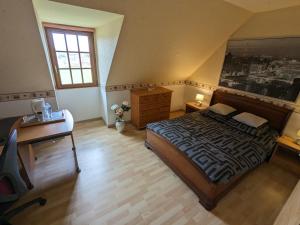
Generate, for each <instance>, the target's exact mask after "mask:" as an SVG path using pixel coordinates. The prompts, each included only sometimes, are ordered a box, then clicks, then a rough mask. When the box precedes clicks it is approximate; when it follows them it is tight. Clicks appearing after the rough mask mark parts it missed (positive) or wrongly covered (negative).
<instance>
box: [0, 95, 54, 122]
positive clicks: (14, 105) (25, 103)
mask: <svg viewBox="0 0 300 225" xmlns="http://www.w3.org/2000/svg"><path fill="white" fill-rule="evenodd" d="M45 101H46V102H49V103H50V104H51V105H52V108H53V110H56V109H57V105H56V99H55V98H46V99H45ZM32 113H33V112H32V109H31V100H30V99H29V100H27V99H26V100H17V101H9V102H0V118H5V117H13V116H23V115H27V114H32Z"/></svg>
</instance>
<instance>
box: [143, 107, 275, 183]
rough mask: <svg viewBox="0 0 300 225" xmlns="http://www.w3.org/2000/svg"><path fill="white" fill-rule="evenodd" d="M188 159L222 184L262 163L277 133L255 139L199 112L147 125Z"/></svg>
mask: <svg viewBox="0 0 300 225" xmlns="http://www.w3.org/2000/svg"><path fill="white" fill-rule="evenodd" d="M147 129H150V130H151V131H153V132H155V133H157V134H159V135H160V136H162V137H164V138H165V139H167V140H168V141H169V142H170V143H172V144H173V145H175V146H176V147H177V148H178V149H179V150H180V151H182V152H183V153H184V154H185V155H186V156H188V157H189V158H190V159H191V160H192V161H193V162H194V163H195V164H196V165H197V166H199V168H200V169H201V170H202V171H203V172H204V173H205V174H206V175H207V177H208V178H209V179H210V180H211V181H212V182H215V183H219V182H222V183H226V182H228V181H229V180H230V179H231V178H232V177H235V176H238V175H242V174H244V173H246V172H247V171H249V170H251V169H253V168H255V167H257V166H259V165H260V164H261V163H263V162H264V161H265V160H266V158H267V157H268V156H270V154H271V153H272V151H273V148H274V146H275V144H276V142H275V141H276V137H277V135H278V133H277V132H276V131H274V130H271V129H270V130H269V131H268V132H266V133H265V134H263V135H261V136H259V137H255V136H252V135H249V134H246V133H244V132H242V131H239V130H238V129H236V128H234V127H230V126H228V125H226V124H224V123H222V122H218V121H216V120H214V119H212V118H210V117H206V116H203V115H202V114H201V113H199V112H194V113H189V114H187V115H185V116H182V117H179V118H176V119H171V120H163V121H160V122H156V123H151V124H148V125H147Z"/></svg>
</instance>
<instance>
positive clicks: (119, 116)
mask: <svg viewBox="0 0 300 225" xmlns="http://www.w3.org/2000/svg"><path fill="white" fill-rule="evenodd" d="M111 110H112V111H113V112H114V113H115V115H116V128H117V131H118V132H120V133H121V132H122V131H123V130H124V128H125V120H124V119H123V116H124V113H125V112H128V111H129V110H130V106H129V103H128V102H127V101H123V102H122V105H121V106H119V105H118V104H113V105H112V106H111Z"/></svg>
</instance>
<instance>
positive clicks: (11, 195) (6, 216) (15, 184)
mask: <svg viewBox="0 0 300 225" xmlns="http://www.w3.org/2000/svg"><path fill="white" fill-rule="evenodd" d="M17 151H18V146H17V131H16V130H15V129H14V130H13V131H12V132H11V133H10V135H9V137H8V140H7V142H6V144H5V145H4V148H3V151H2V154H1V155H0V225H10V223H9V220H10V219H11V217H13V216H15V215H16V214H18V213H20V212H22V211H23V210H24V209H26V208H28V207H30V206H32V205H35V204H39V205H45V204H46V199H44V198H36V199H33V200H32V201H30V202H27V203H25V204H23V205H21V206H19V207H17V208H15V209H12V210H10V211H7V210H8V209H9V208H10V207H11V206H12V204H14V203H15V202H16V201H18V199H19V198H20V197H21V196H22V195H24V194H25V193H26V192H27V188H26V185H25V183H24V182H23V180H22V178H21V176H20V173H19V165H18V157H17Z"/></svg>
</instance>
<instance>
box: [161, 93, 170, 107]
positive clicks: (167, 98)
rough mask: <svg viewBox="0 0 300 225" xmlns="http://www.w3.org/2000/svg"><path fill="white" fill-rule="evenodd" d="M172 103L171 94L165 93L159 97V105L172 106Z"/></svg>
mask: <svg viewBox="0 0 300 225" xmlns="http://www.w3.org/2000/svg"><path fill="white" fill-rule="evenodd" d="M170 102H171V93H164V94H160V95H159V103H160V104H161V105H164V104H170Z"/></svg>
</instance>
